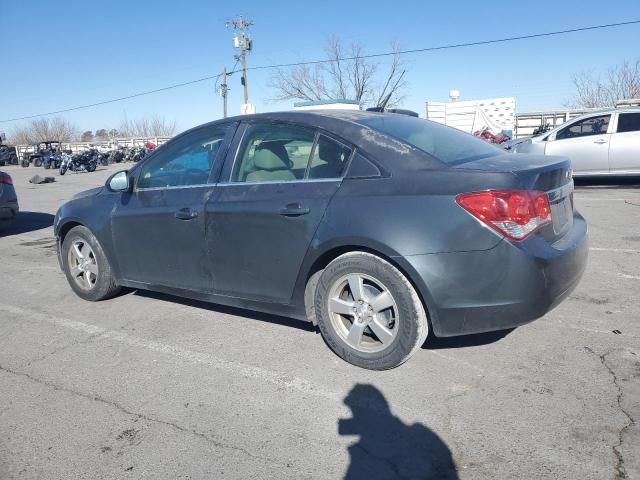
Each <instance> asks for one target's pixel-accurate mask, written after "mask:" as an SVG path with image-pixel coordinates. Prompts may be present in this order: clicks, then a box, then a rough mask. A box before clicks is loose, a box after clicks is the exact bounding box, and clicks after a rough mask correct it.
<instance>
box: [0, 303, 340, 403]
mask: <svg viewBox="0 0 640 480" xmlns="http://www.w3.org/2000/svg"><path fill="white" fill-rule="evenodd" d="M0 311H4V312H7V313H10V314H13V315H19V316H21V317H24V318H27V319H32V320H39V321H43V322H47V323H51V324H53V325H56V326H60V327H63V328H68V329H71V330H76V331H80V332H84V333H87V334H89V335H97V336H98V338H106V339H110V340H115V341H117V342H120V343H123V344H126V345H129V346H131V347H141V348H144V349H146V350H151V351H153V352H157V353H165V354H168V355H172V356H174V357H179V358H181V359H182V360H186V361H188V362H191V363H198V364H204V365H208V366H210V367H213V368H215V369H218V370H225V371H230V372H233V373H236V374H240V375H242V376H243V377H247V378H255V379H258V380H262V381H265V382H268V383H272V384H275V385H277V386H278V387H284V388H288V389H292V390H297V391H299V392H301V393H305V394H311V395H314V396H317V397H324V398H328V399H331V400H336V401H340V400H341V399H342V397H343V395H342V394H341V393H340V392H336V391H331V390H329V389H326V388H324V387H322V386H320V385H316V384H312V383H311V382H308V381H307V380H304V379H302V378H299V377H293V376H290V375H282V374H279V373H277V372H274V371H271V370H267V369H264V368H261V367H254V366H252V365H248V364H245V363H241V362H235V361H230V360H225V359H222V358H219V357H216V356H214V355H211V354H208V353H202V352H195V351H193V350H187V349H184V348H180V347H176V346H173V345H168V344H165V343H160V342H155V341H152V340H145V339H143V338H140V337H135V336H132V335H129V334H126V333H124V332H117V331H114V330H108V329H106V328H102V327H98V326H96V325H91V324H89V323H84V322H79V321H77V320H71V319H67V318H62V317H55V316H52V315H50V314H48V313H43V312H39V311H37V310H32V309H26V308H21V307H16V306H14V305H8V304H4V303H3V304H0Z"/></svg>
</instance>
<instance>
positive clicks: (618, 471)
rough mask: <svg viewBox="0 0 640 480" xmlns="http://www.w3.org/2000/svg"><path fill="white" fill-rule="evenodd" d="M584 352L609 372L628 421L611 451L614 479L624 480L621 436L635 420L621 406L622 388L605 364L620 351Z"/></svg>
mask: <svg viewBox="0 0 640 480" xmlns="http://www.w3.org/2000/svg"><path fill="white" fill-rule="evenodd" d="M584 348H585V350H586V351H588V352H589V353H592V354H594V355H596V356H597V357H598V358H599V359H600V363H602V366H604V368H606V369H607V371H608V372H609V374H610V375H611V377H612V379H613V384H614V385H615V386H616V389H617V390H618V395H617V402H618V409H619V410H620V411H621V412H622V413H623V414H624V415H625V416H626V417H627V419H628V420H629V421H628V422H627V423H626V425H624V426H623V427H622V428H621V429H620V431H619V432H618V443H617V445H613V446H612V449H613V453H614V455H615V456H616V464H615V466H614V469H615V478H616V479H619V480H622V479H626V478H629V477H628V476H627V470H626V468H625V465H624V458H623V456H622V452H621V447H622V444H623V442H624V440H623V436H624V433H625V432H626V431H627V429H629V427H631V426H633V425H635V423H636V421H635V419H634V418H633V417H632V416H631V414H630V413H629V412H627V411H626V410H625V408H624V407H623V406H622V397H623V395H624V392H623V391H622V387H621V386H620V384H619V383H618V375H617V374H616V372H615V371H614V370H613V368H612V367H611V366H610V365H609V364H608V363H607V357H608V356H609V355H611V354H612V353H613V352H616V351H619V350H622V349H619V348H614V349H612V350H609V351H608V352H606V353H603V354H602V355H599V354H597V353H596V352H594V351H593V350H592V349H591V348H589V347H584Z"/></svg>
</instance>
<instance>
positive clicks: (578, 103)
mask: <svg viewBox="0 0 640 480" xmlns="http://www.w3.org/2000/svg"><path fill="white" fill-rule="evenodd" d="M573 84H574V85H575V88H576V94H575V96H574V97H573V98H572V99H571V100H569V101H568V102H566V104H565V106H567V107H570V108H601V107H613V106H615V104H616V102H617V101H618V100H623V99H629V98H640V59H637V60H636V61H635V62H631V63H630V62H624V63H623V64H622V65H618V66H616V67H613V68H610V69H609V70H608V71H607V74H606V75H605V77H604V79H602V78H601V77H600V76H595V77H594V75H593V72H579V73H576V74H575V75H573Z"/></svg>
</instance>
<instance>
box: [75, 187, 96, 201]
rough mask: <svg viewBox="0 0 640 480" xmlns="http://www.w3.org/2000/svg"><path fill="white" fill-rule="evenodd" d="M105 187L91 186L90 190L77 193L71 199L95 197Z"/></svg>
mask: <svg viewBox="0 0 640 480" xmlns="http://www.w3.org/2000/svg"><path fill="white" fill-rule="evenodd" d="M103 189H104V187H95V188H90V189H89V190H85V191H84V192H80V193H76V194H75V195H74V196H73V197H71V200H76V199H78V198H84V197H93V196H95V195H98V194H99V193H100V192H102V190H103Z"/></svg>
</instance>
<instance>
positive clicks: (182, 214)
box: [174, 208, 198, 220]
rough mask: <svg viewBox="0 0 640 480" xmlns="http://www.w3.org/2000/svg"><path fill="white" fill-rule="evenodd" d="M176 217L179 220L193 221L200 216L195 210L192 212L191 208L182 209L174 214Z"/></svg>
mask: <svg viewBox="0 0 640 480" xmlns="http://www.w3.org/2000/svg"><path fill="white" fill-rule="evenodd" d="M174 216H175V217H176V218H177V219H178V220H191V219H193V218H196V217H197V216H198V212H194V211H193V210H191V209H189V208H181V209H180V210H178V211H177V212H176V213H174Z"/></svg>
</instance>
